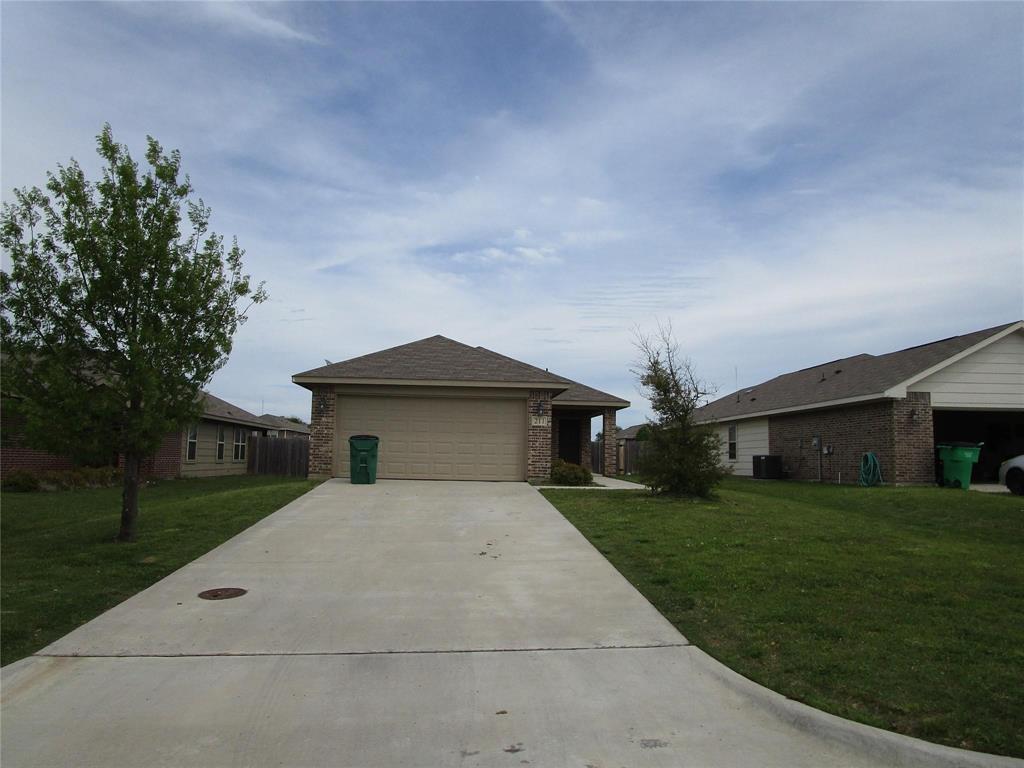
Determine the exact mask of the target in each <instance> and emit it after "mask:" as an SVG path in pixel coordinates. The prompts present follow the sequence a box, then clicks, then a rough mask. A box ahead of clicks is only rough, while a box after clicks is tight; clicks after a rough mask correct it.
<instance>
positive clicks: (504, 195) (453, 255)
mask: <svg viewBox="0 0 1024 768" xmlns="http://www.w3.org/2000/svg"><path fill="white" fill-rule="evenodd" d="M154 18H158V19H159V20H160V21H161V23H160V24H154V23H153V19H154ZM1022 22H1024V9H1022V7H1021V6H1013V5H1009V4H1007V5H998V4H972V5H967V4H962V5H935V4H928V5H925V4H899V5H856V4H854V5H849V4H848V5H842V6H828V7H824V6H815V5H801V4H741V5H735V4H565V5H562V4H559V5H557V6H553V7H552V6H543V5H533V4H522V5H518V4H486V3H484V4H402V5H397V4H331V3H326V4H306V3H302V4H300V3H294V4H290V3H289V4H273V5H270V4H244V5H239V4H223V5H196V4H191V3H180V4H143V3H137V4H125V5H104V4H38V5H33V4H7V5H5V7H4V25H3V28H2V35H3V39H2V43H3V51H4V62H3V63H4V66H3V68H2V78H3V81H2V86H3V118H2V119H3V126H2V127H3V152H2V161H3V162H2V169H3V171H2V173H3V187H4V194H5V195H6V194H8V193H9V189H10V187H12V186H16V185H21V184H26V183H28V184H32V183H40V182H41V181H42V180H43V177H44V172H45V171H46V170H48V169H51V168H52V167H53V165H54V164H55V163H56V162H59V161H64V160H66V159H67V157H68V156H70V155H75V156H76V157H78V159H80V160H82V161H83V162H84V163H85V164H86V167H87V170H88V169H89V168H91V167H93V166H90V165H89V163H90V162H93V161H92V160H91V158H92V157H93V154H94V153H93V148H92V144H93V137H94V136H95V134H96V132H97V131H98V130H99V127H100V126H101V125H102V123H103V122H104V121H108V120H109V121H110V122H112V124H113V126H114V130H115V133H116V134H117V136H118V138H119V139H120V140H122V141H127V142H129V143H130V144H131V145H132V146H133V147H134V148H136V154H137V155H138V154H140V153H141V147H142V140H143V137H144V136H145V134H146V133H150V134H153V135H154V136H156V137H157V138H159V139H160V140H161V141H162V142H163V143H164V144H165V145H166V146H168V147H177V148H180V149H181V150H182V154H183V158H184V165H185V168H186V169H187V170H188V171H189V173H190V175H191V177H192V180H193V182H194V184H195V186H196V188H197V189H198V190H199V191H200V192H201V193H202V194H203V196H204V198H205V199H206V201H207V202H208V203H209V204H210V205H211V206H212V207H213V210H214V224H215V226H216V227H217V228H218V229H219V230H220V231H223V232H226V233H228V234H237V235H238V237H239V240H240V242H241V243H242V245H243V246H244V247H245V248H246V249H247V254H248V256H247V268H248V269H249V270H250V271H251V272H253V274H254V275H255V276H257V277H258V278H259V279H266V280H267V281H268V286H269V288H270V292H271V296H272V299H273V300H272V301H271V302H268V303H267V304H265V305H263V306H261V307H259V308H257V310H256V311H255V312H254V313H253V316H252V319H251V321H250V322H249V323H248V324H246V325H245V326H244V328H243V329H242V331H241V332H240V334H239V336H238V338H237V341H236V344H235V350H234V352H233V354H232V358H231V361H230V362H229V364H228V365H227V366H226V367H225V368H224V369H223V370H222V371H221V372H220V373H218V375H217V378H216V380H215V381H214V383H213V387H214V389H215V391H217V392H218V394H222V395H223V396H225V397H227V398H228V399H229V400H233V401H235V402H238V404H239V405H242V406H245V407H249V408H250V410H252V409H253V408H255V407H258V403H259V400H260V399H263V398H265V399H266V403H267V409H268V410H272V411H274V412H284V413H302V412H303V411H304V410H305V409H308V402H309V401H308V393H306V392H304V391H303V390H300V389H297V388H295V389H291V388H288V387H285V388H283V389H282V388H281V387H280V384H281V382H282V380H286V379H287V377H288V375H289V374H290V373H292V372H295V371H298V370H305V369H307V368H309V367H310V366H311V365H314V364H316V363H318V362H320V361H321V360H322V359H323V358H324V357H328V358H330V359H332V360H339V359H344V358H346V357H349V356H352V355H356V354H361V353H365V352H369V351H373V350H374V349H380V348H383V347H386V346H391V345H393V344H398V343H402V342H404V341H409V340H411V339H415V338H422V337H424V336H428V335H431V334H433V333H444V334H446V335H450V336H452V337H454V338H457V339H461V340H464V341H466V342H470V343H474V344H481V345H484V346H487V347H489V348H491V349H495V350H498V351H501V352H503V353H505V354H509V355H512V356H515V357H519V358H521V359H524V360H527V361H530V362H532V363H534V364H536V365H540V366H542V367H549V368H551V370H556V371H558V372H560V373H562V374H563V375H569V376H572V377H573V378H576V379H581V380H583V381H586V382H587V383H589V384H592V385H594V386H597V387H600V388H602V389H605V390H608V391H611V392H615V393H617V394H620V395H622V396H625V397H627V398H632V399H635V385H634V382H633V381H632V380H631V377H630V375H629V373H628V368H629V364H630V362H631V360H632V357H633V355H634V350H633V348H632V345H631V335H632V329H633V328H634V327H635V326H637V325H639V326H641V327H650V326H652V325H653V324H654V322H655V321H656V319H659V318H660V319H662V320H665V319H671V320H672V321H673V324H674V327H675V328H676V329H677V331H678V332H679V334H680V336H681V338H682V341H683V343H684V346H685V347H686V351H687V353H688V354H689V355H690V356H691V357H692V358H693V359H694V361H695V363H696V364H697V365H698V368H699V370H700V371H701V373H702V375H704V376H705V377H707V378H710V379H712V380H716V381H718V382H720V383H722V384H723V385H725V384H727V385H731V384H732V380H733V370H734V366H736V367H739V369H740V377H741V379H743V380H744V381H745V382H751V381H756V380H758V379H760V378H766V377H768V376H770V375H774V374H776V373H779V372H782V371H784V370H788V369H792V368H797V367H803V366H805V365H810V364H813V363H814V362H816V361H818V360H824V359H832V358H835V357H837V356H840V355H843V354H853V353H856V352H859V351H862V350H866V351H884V350H885V349H887V348H895V347H897V346H901V345H903V344H910V343H918V342H923V341H927V340H929V339H930V338H936V337H938V336H940V335H949V334H950V333H956V332H960V331H964V330H970V329H972V328H981V327H985V326H986V325H994V324H996V323H997V322H1001V321H1004V320H1008V319H1011V318H1013V317H1020V316H1021V315H1024V306H1022V304H1024V298H1022V296H1024V259H1022V256H1021V254H1022V252H1024V243H1022V231H1024V222H1022V214H1021V209H1020V199H1021V197H1022V193H1024V189H1022V182H1021V178H1020V172H1019V168H1020V162H1021V159H1022V157H1024V149H1022V140H1021V135H1022V134H1024V131H1022V125H1021V114H1022V111H1024V104H1022V100H1024V96H1022V94H1024V80H1022V75H1021V71H1020V66H1019V63H1020V48H1021V45H1022V42H1024V41H1022V39H1021V38H1022V35H1021V28H1022ZM312 42H319V43H321V44H319V45H308V44H307V43H312ZM72 52H73V53H72ZM97 83H102V84H103V87H102V88H99V87H98V86H97V85H96V84H97ZM965 296H966V297H984V299H983V300H977V299H975V300H970V301H965V300H964V297H965ZM950 306H956V307H958V311H957V312H956V313H950V312H949V311H948V308H949V307H950ZM298 310H305V311H304V312H300V311H298ZM364 317H365V318H373V320H372V322H368V323H364V324H362V325H361V326H360V328H359V333H357V334H338V333H337V329H338V328H342V327H351V324H352V322H353V318H364ZM524 317H526V318H529V324H524V323H523V318H524ZM299 320H301V322H296V321H299ZM566 340H568V341H570V342H571V343H565V341H566ZM268 361H272V362H271V363H268ZM741 383H744V382H741ZM641 416H642V412H641V411H640V410H633V411H630V412H627V414H625V416H624V419H625V420H630V419H632V420H639V419H640V418H641Z"/></svg>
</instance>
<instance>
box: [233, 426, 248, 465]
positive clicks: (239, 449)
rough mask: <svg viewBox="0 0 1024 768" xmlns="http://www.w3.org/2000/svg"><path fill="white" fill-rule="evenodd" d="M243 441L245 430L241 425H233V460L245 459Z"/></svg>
mask: <svg viewBox="0 0 1024 768" xmlns="http://www.w3.org/2000/svg"><path fill="white" fill-rule="evenodd" d="M245 441H246V434H245V430H244V429H242V428H241V427H235V453H234V457H235V461H245Z"/></svg>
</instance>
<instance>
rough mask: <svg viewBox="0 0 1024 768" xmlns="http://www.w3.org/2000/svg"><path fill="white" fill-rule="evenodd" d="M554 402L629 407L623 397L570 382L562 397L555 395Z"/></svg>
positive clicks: (556, 403)
mask: <svg viewBox="0 0 1024 768" xmlns="http://www.w3.org/2000/svg"><path fill="white" fill-rule="evenodd" d="M552 402H553V403H554V404H555V405H558V404H559V403H565V404H571V403H574V402H579V403H601V404H607V405H609V406H621V407H627V408H628V407H629V401H628V400H623V399H622V398H621V397H616V396H615V395H609V394H608V393H607V392H602V391H601V390H600V389H594V388H593V387H588V386H587V385H586V384H580V383H579V382H578V381H573V382H570V385H569V388H568V389H567V390H565V392H562V393H561V394H560V395H555V397H553V398H552Z"/></svg>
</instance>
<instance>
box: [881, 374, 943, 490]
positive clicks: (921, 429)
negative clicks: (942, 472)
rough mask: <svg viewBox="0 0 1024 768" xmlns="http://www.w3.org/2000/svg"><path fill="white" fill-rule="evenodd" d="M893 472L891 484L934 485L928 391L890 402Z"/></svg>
mask: <svg viewBox="0 0 1024 768" xmlns="http://www.w3.org/2000/svg"><path fill="white" fill-rule="evenodd" d="M893 433H894V436H895V462H894V463H895V465H896V473H895V477H894V478H893V480H892V482H895V483H912V484H931V483H934V482H935V432H934V423H933V420H932V396H931V393H930V392H908V393H907V396H906V398H905V399H901V400H895V401H893Z"/></svg>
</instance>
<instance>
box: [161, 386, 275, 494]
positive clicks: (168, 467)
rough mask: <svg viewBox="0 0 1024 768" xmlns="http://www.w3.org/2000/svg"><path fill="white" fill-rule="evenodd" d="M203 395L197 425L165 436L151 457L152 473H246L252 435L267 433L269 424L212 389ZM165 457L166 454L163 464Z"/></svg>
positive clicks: (196, 475)
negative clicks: (200, 414)
mask: <svg viewBox="0 0 1024 768" xmlns="http://www.w3.org/2000/svg"><path fill="white" fill-rule="evenodd" d="M202 397H203V415H202V417H200V419H199V421H198V422H197V423H196V424H193V425H191V426H189V427H186V428H185V429H183V430H181V432H179V433H174V434H171V435H168V436H167V438H165V440H164V445H162V446H161V450H160V451H158V452H157V455H156V456H155V457H154V459H152V460H151V461H152V462H153V464H154V465H155V466H154V471H153V472H152V475H151V476H155V477H210V476H213V475H244V474H245V471H246V458H247V456H246V453H247V451H248V442H249V436H250V435H265V434H267V425H266V424H265V423H264V422H263V420H262V419H260V417H259V416H256V415H254V414H252V413H249V412H248V411H246V410H245V409H243V408H239V407H238V406H237V405H232V404H231V403H229V402H227V401H226V400H221V399H220V398H219V397H215V396H214V395H211V394H210V393H209V392H203V393H202ZM175 438H177V444H178V449H177V451H175V446H174V443H175ZM162 457H165V461H164V462H163V464H161V458H162ZM175 460H177V463H176V464H175Z"/></svg>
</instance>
